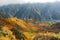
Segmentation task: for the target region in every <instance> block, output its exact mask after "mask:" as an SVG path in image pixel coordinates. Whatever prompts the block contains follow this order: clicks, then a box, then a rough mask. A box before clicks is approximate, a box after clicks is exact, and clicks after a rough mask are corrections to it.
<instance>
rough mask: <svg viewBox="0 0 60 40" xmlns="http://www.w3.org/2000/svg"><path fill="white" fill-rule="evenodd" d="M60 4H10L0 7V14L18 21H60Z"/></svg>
mask: <svg viewBox="0 0 60 40" xmlns="http://www.w3.org/2000/svg"><path fill="white" fill-rule="evenodd" d="M59 4H60V2H55V3H45V4H44V3H33V4H10V5H5V6H2V7H0V12H1V13H4V14H6V15H8V16H9V17H12V16H14V17H18V18H20V19H24V20H26V19H31V18H32V19H35V20H37V21H51V20H60V5H59Z"/></svg>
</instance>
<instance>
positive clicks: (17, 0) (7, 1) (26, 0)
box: [0, 0, 60, 5]
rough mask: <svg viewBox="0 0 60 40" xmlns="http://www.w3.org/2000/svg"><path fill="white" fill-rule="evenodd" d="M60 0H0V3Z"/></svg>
mask: <svg viewBox="0 0 60 40" xmlns="http://www.w3.org/2000/svg"><path fill="white" fill-rule="evenodd" d="M54 1H60V0H0V5H6V4H15V3H29V2H30V3H34V2H43V3H44V2H54Z"/></svg>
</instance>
